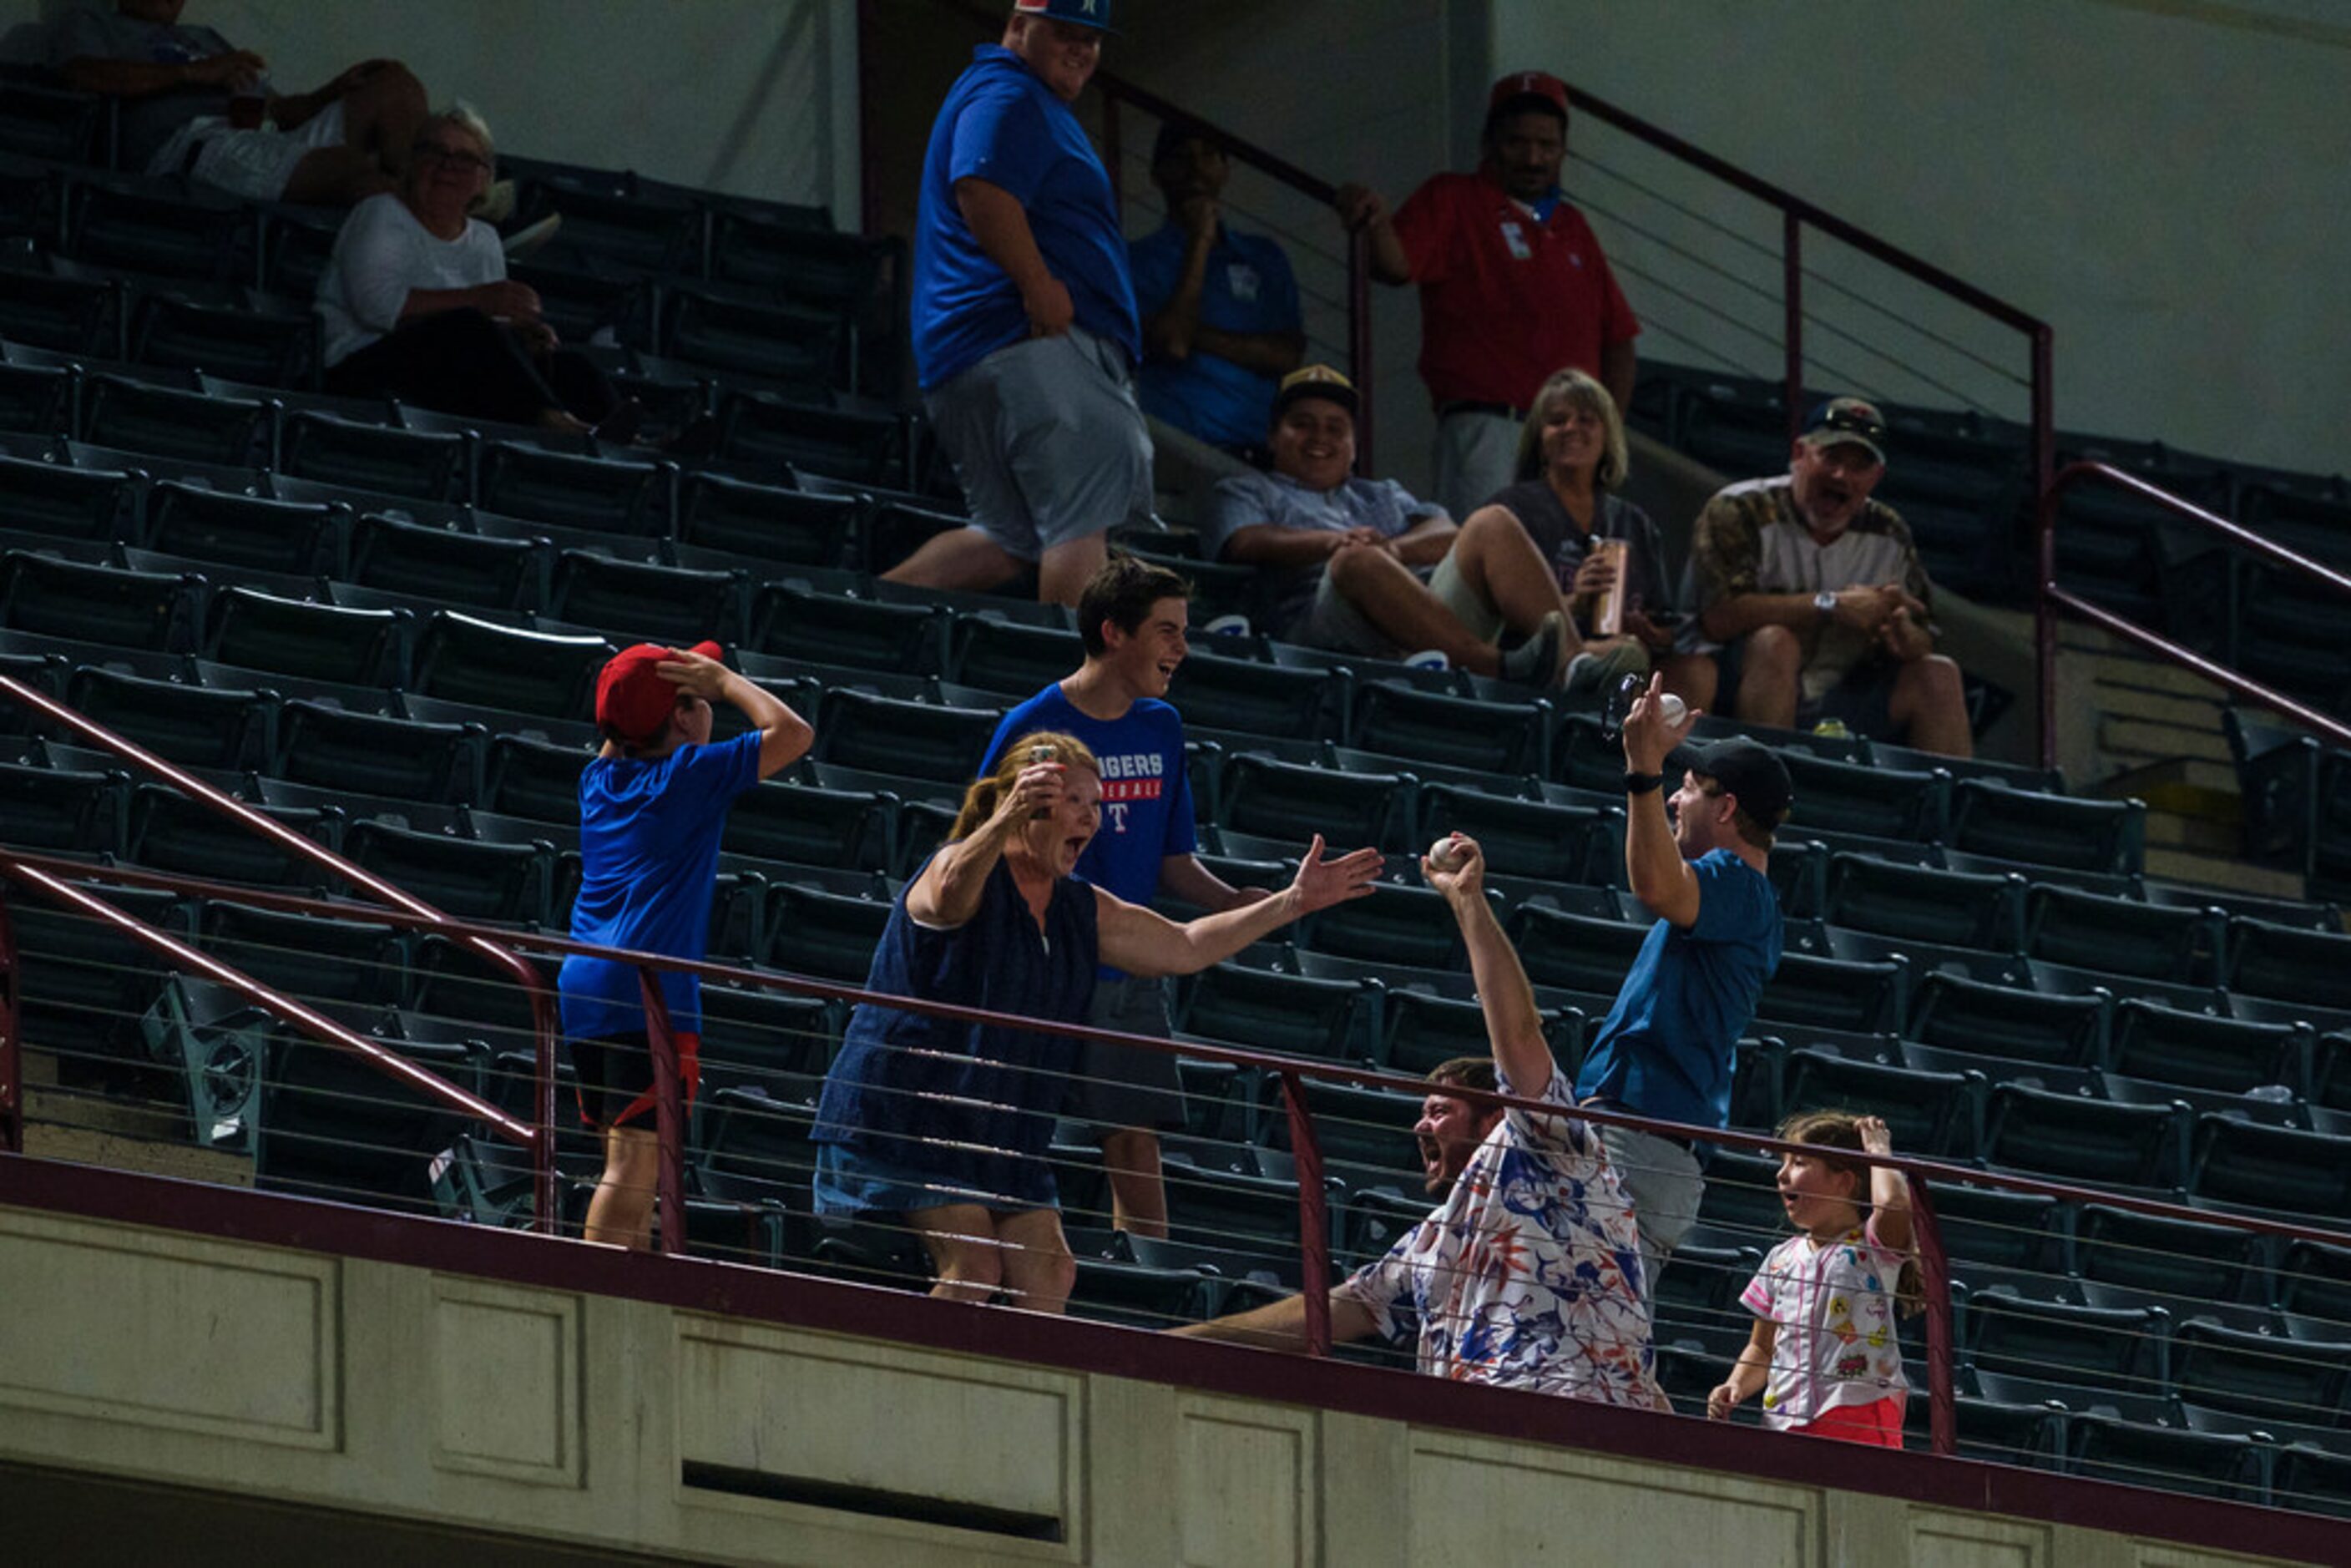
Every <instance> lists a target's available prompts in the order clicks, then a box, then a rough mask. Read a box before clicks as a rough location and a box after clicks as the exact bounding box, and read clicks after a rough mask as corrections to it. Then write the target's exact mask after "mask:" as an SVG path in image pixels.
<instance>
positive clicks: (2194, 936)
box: [2024, 883, 2220, 985]
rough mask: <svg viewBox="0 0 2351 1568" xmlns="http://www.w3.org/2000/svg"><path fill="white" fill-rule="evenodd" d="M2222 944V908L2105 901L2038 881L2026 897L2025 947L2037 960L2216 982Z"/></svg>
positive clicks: (2159, 977)
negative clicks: (2214, 968) (2216, 964)
mask: <svg viewBox="0 0 2351 1568" xmlns="http://www.w3.org/2000/svg"><path fill="white" fill-rule="evenodd" d="M2024 950H2025V951H2026V952H2027V953H2028V954H2030V955H2031V956H2033V957H2035V958H2039V959H2042V960H2043V961H2044V962H2047V963H2053V964H2067V965H2072V966H2073V967H2076V968H2083V969H2098V970H2102V971H2104V972H2105V973H2107V974H2113V975H2134V976H2137V977H2140V978H2142V979H2152V980H2171V981H2181V982H2186V983H2188V984H2190V985H2200V984H2210V983H2211V982H2212V981H2213V980H2214V979H2215V978H2216V977H2215V976H2214V974H2213V965H2214V963H2215V962H2216V960H2217V956H2218V954H2219V950H2220V920H2219V918H2218V912H2217V911H2211V910H2199V909H2192V908H2183V907H2177V906H2172V905H2166V904H2146V903H2141V902H2140V901H2138V900H2136V899H2128V898H2104V897H2100V896H2099V895H2097V894H2091V893H2084V892H2081V891H2079V890H2078V889H2074V888H2070V887H2054V886H2051V885H2050V884H2048V883H2034V884H2033V887H2032V892H2031V893H2030V894H2028V895H2027V896H2026V899H2025V947H2024Z"/></svg>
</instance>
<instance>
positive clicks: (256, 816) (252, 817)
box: [0, 675, 556, 1228]
mask: <svg viewBox="0 0 2351 1568" xmlns="http://www.w3.org/2000/svg"><path fill="white" fill-rule="evenodd" d="M0 695H5V696H7V697H11V698H14V699H15V700H16V701H17V702H19V703H22V704H23V705H24V706H26V707H29V708H31V709H33V710H34V711H35V712H36V713H37V714H39V715H40V716H42V717H44V718H47V719H48V720H49V721H50V722H51V723H53V724H58V725H62V726H64V727H66V728H68V729H70V730H72V731H73V732H74V733H75V734H76V735H78V736H80V737H82V738H83V739H85V740H88V741H89V742H90V743H91V744H92V745H95V746H98V747H101V748H103V749H105V750H107V751H110V752H112V753H113V754H114V755H116V756H117V757H120V758H122V759H123V760H124V761H126V762H128V763H130V764H131V766H133V767H134V768H138V769H140V770H141V772H144V773H147V774H150V775H152V776H153V777H155V778H157V779H162V780H163V781H164V782H165V783H167V784H170V785H172V787H173V788H175V789H178V790H180V791H181V793H183V794H184V795H187V796H188V797H190V798H191V799H193V800H198V801H200V802H202V803H203V804H204V806H206V807H208V808H209V809H211V810H213V811H214V812H216V813H218V814H219V815H222V816H225V817H229V818H233V819H234V820H235V821H237V822H238V823H239V824H240V825H241V826H243V827H245V828H246V829H248V830H250V831H254V832H256V833H258V834H260V835H261V836H262V837H263V838H266V839H267V840H269V841H271V842H273V843H275V844H277V846H278V847H279V848H281V849H284V850H287V851H289V852H292V853H294V854H296V855H298V856H299V857H300V858H302V859H303V860H306V861H308V862H310V863H311V864H313V865H317V866H319V867H321V868H323V869H325V870H327V871H329V872H331V873H334V874H335V875H336V876H338V877H340V878H341V879H342V880H343V881H344V882H345V883H348V884H349V885H350V886H352V887H355V888H358V889H360V891H362V892H364V893H366V894H368V895H369V896H371V897H372V898H375V899H378V900H380V901H381V902H382V903H383V904H388V905H390V906H391V907H392V908H394V909H397V910H400V911H402V912H403V913H404V914H407V915H413V916H416V917H417V918H418V919H420V920H421V921H423V922H424V923H425V924H427V925H433V926H438V927H451V926H453V925H454V923H453V922H451V921H450V919H449V917H448V916H447V915H444V914H442V913H441V912H440V911H439V910H437V909H435V908H434V907H433V906H432V905H431V904H427V903H425V902H424V901H423V899H421V898H418V897H416V896H415V895H414V894H410V893H407V892H405V891H403V890H402V889H401V888H399V887H396V886H394V885H393V884H392V883H388V882H386V881H384V880H383V879H382V878H381V877H379V876H377V875H375V874H374V873H371V872H369V871H367V870H365V869H364V868H362V867H360V866H357V865H354V864H352V863H351V862H350V861H347V860H345V859H344V858H343V857H342V856H340V855H339V854H337V853H335V852H333V851H332V850H329V849H328V848H327V847H326V846H325V845H323V844H320V843H319V842H317V841H313V840H311V839H308V838H305V837H304V836H303V835H302V834H300V833H298V832H296V831H294V830H293V829H291V828H288V827H287V826H286V825H285V824H284V823H282V822H278V821H273V820H272V819H270V818H269V817H267V816H265V815H264V814H263V813H261V812H259V811H256V810H254V809H253V808H252V807H250V806H248V805H246V803H245V802H244V801H242V800H235V799H234V798H233V797H231V796H228V795H225V794H223V793H222V792H221V791H219V790H218V789H214V788H213V787H212V786H211V785H209V784H207V783H205V782H204V780H203V779H198V778H196V777H194V776H193V774H190V773H188V772H187V771H185V770H184V769H183V768H177V767H175V766H173V765H172V763H170V762H167V761H165V760H164V759H163V758H160V757H157V756H156V755H155V754H154V753H152V752H151V751H149V750H147V749H146V748H145V747H141V746H139V745H137V744H136V743H134V742H132V741H130V740H127V739H125V738H124V737H121V736H119V735H117V734H115V733H114V732H113V731H112V730H110V729H108V728H107V727H105V726H104V725H101V724H99V723H96V722H95V721H93V720H91V719H89V718H87V717H85V716H82V715H81V714H79V713H77V712H75V711H74V710H73V709H72V708H70V707H68V706H66V705H65V704H63V703H61V702H58V701H57V700H56V699H55V698H53V697H51V696H50V695H48V694H47V693H46V692H43V691H40V690H38V689H37V688H36V687H33V686H28V685H26V684H25V683H23V682H22V681H19V680H17V679H16V678H15V677H14V676H10V675H0ZM66 874H68V875H72V874H77V873H76V872H74V871H68V872H67V873H66ZM117 913H119V912H117ZM343 913H344V914H345V915H348V914H349V913H350V908H349V906H348V905H345V906H343ZM463 940H464V943H465V946H467V947H468V948H470V949H472V950H473V951H474V952H475V953H476V954H478V955H480V956H483V957H486V958H487V959H489V960H490V962H491V963H493V964H494V965H496V966H497V967H500V968H502V969H504V970H505V971H506V973H507V975H508V976H509V977H513V978H515V979H516V980H517V981H518V982H520V983H521V985H522V986H523V987H524V989H525V993H526V994H527V995H528V997H529V998H530V1011H531V1026H532V1032H533V1034H534V1036H535V1043H536V1047H537V1054H538V1085H537V1088H536V1090H535V1092H534V1098H533V1105H532V1109H533V1117H532V1120H533V1122H534V1124H535V1126H534V1127H533V1129H532V1130H531V1131H530V1133H529V1135H528V1137H527V1138H525V1139H524V1140H523V1141H524V1142H525V1143H526V1144H527V1145H528V1147H529V1149H530V1151H531V1165H532V1182H533V1186H534V1188H535V1190H536V1191H537V1193H538V1199H539V1205H538V1224H539V1225H540V1226H542V1227H546V1228H552V1227H553V1225H554V1223H555V1218H554V1207H555V1034H556V1030H555V1004H554V998H553V997H552V996H551V995H550V993H549V989H548V986H547V982H546V979H545V978H544V977H542V976H541V975H540V974H539V973H538V970H537V969H534V968H533V967H531V966H530V965H529V964H528V963H527V962H526V961H524V960H523V959H522V958H521V957H519V956H517V955H516V954H514V953H512V952H510V951H508V950H507V948H506V947H505V946H500V945H499V941H498V940H497V939H496V934H495V933H493V934H490V935H484V934H482V932H481V930H480V929H479V928H475V927H470V926H469V927H467V928H466V932H465V936H464V937H463ZM232 973H233V971H232ZM233 983H239V984H240V988H246V987H251V986H253V985H254V982H253V981H251V980H249V979H246V978H245V977H242V976H237V977H235V982H233ZM247 994H251V992H250V991H248V993H247ZM9 1021H10V1022H11V1023H12V1024H13V1022H14V1020H13V1019H11V1020H9ZM10 1038H11V1040H14V1038H15V1030H14V1029H13V1028H12V1029H11V1030H10ZM339 1043H340V1042H339ZM371 1060H372V1057H371ZM377 1065H378V1066H381V1065H382V1063H381V1062H378V1063H377ZM406 1066H407V1064H406V1063H402V1075H403V1076H405V1068H406ZM444 1087H446V1088H448V1090H449V1092H451V1093H462V1092H463V1091H461V1090H458V1089H456V1087H455V1085H444ZM20 1111H21V1106H20V1105H17V1104H16V1103H15V1102H10V1113H11V1114H15V1113H19V1112H20ZM501 1130H504V1129H503V1128H502V1129H501Z"/></svg>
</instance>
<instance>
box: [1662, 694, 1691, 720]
mask: <svg viewBox="0 0 2351 1568" xmlns="http://www.w3.org/2000/svg"><path fill="white" fill-rule="evenodd" d="M1657 711H1658V712H1659V713H1661V714H1663V715H1664V716H1665V719H1666V722H1667V724H1679V723H1681V721H1682V716H1683V715H1684V714H1686V713H1687V712H1689V704H1687V703H1686V702H1684V701H1682V699H1681V698H1679V697H1677V696H1676V695H1674V694H1673V693H1671V692H1661V693H1659V694H1658V695H1657Z"/></svg>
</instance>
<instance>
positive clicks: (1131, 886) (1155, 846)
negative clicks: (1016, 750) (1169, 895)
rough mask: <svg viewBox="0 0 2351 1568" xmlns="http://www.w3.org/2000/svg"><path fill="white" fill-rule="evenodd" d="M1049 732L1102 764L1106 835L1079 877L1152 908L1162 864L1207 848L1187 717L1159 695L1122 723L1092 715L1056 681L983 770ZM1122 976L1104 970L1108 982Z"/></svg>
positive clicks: (1008, 730) (1017, 711)
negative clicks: (1078, 744) (1028, 738)
mask: <svg viewBox="0 0 2351 1568" xmlns="http://www.w3.org/2000/svg"><path fill="white" fill-rule="evenodd" d="M1044 729H1052V730H1059V731H1061V733H1062V734H1064V735H1074V736H1076V737H1078V738H1079V739H1080V740H1082V741H1084V742H1085V743H1086V747H1087V749H1088V750H1090V751H1092V753H1093V754H1094V756H1095V757H1096V758H1098V759H1100V761H1101V763H1102V831H1100V832H1097V833H1096V834H1095V835H1094V841H1093V842H1092V843H1090V844H1088V845H1087V846H1086V852H1085V853H1084V854H1082V855H1080V856H1079V857H1078V864H1077V870H1076V874H1077V875H1079V876H1081V877H1083V878H1084V879H1085V880H1086V881H1088V882H1090V883H1093V884H1094V885H1095V886H1096V887H1099V888H1102V889H1104V890H1106V891H1108V892H1110V893H1112V894H1116V895H1117V896H1118V897H1120V898H1123V899H1124V900H1126V901H1127V902H1128V903H1129V904H1149V903H1150V902H1151V900H1152V898H1153V897H1154V896H1155V894H1157V893H1158V891H1159V862H1161V861H1163V860H1165V858H1166V857H1167V856H1169V855H1188V854H1190V853H1191V852H1193V851H1194V850H1196V849H1197V848H1198V847H1199V843H1200V838H1199V830H1198V827H1197V825H1196V823H1195V821H1194V820H1193V810H1192V780H1191V776H1190V775H1189V774H1188V773H1187V772H1186V770H1185V768H1184V721H1183V719H1182V718H1181V717H1180V716H1177V714H1176V712H1175V709H1174V708H1172V707H1170V706H1168V705H1167V704H1165V703H1164V702H1160V701H1158V700H1157V699H1156V698H1153V697H1144V698H1143V699H1142V700H1141V701H1139V702H1137V703H1136V704H1135V705H1134V706H1132V707H1130V708H1128V709H1127V710H1126V712H1125V714H1124V715H1123V716H1121V717H1118V718H1113V719H1099V718H1093V717H1090V716H1087V715H1086V714H1084V713H1081V712H1080V711H1079V710H1078V708H1077V706H1076V705H1075V704H1073V703H1071V701H1070V699H1069V698H1068V697H1067V696H1066V695H1063V694H1062V691H1061V684H1060V683H1059V682H1055V683H1054V684H1053V685H1050V686H1047V687H1046V688H1045V689H1044V690H1043V691H1041V692H1039V693H1038V694H1037V695H1035V696H1033V697H1030V698H1029V700H1028V701H1027V702H1024V703H1022V704H1021V705H1020V706H1019V707H1016V708H1014V709H1013V710H1012V711H1011V712H1010V713H1008V714H1006V715H1005V716H1004V722H1003V723H1001V724H999V725H998V726H997V727H996V737H995V738H994V739H992V740H990V741H989V742H988V743H987V762H986V763H985V764H983V765H982V771H983V772H985V771H990V770H993V769H994V768H995V767H996V764H997V762H998V759H999V758H1002V757H1003V755H1004V748H1005V747H1007V746H1008V745H1010V744H1011V743H1012V742H1013V741H1015V740H1017V739H1019V737H1021V736H1024V735H1034V734H1035V733H1037V732H1038V731H1039V730H1044ZM1121 973H1122V971H1120V970H1117V969H1113V968H1109V967H1105V968H1103V970H1102V975H1103V976H1104V977H1115V976H1117V975H1119V974H1121Z"/></svg>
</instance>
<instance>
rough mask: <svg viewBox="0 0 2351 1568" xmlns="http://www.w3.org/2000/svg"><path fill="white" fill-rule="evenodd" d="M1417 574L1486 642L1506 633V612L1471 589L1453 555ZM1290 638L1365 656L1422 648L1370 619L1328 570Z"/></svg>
mask: <svg viewBox="0 0 2351 1568" xmlns="http://www.w3.org/2000/svg"><path fill="white" fill-rule="evenodd" d="M1413 575H1414V576H1416V577H1417V578H1419V579H1420V580H1421V581H1423V582H1424V583H1426V584H1427V585H1428V591H1429V592H1431V593H1433V594H1435V595H1436V596H1437V601H1438V602H1440V603H1442V604H1443V605H1444V606H1445V608H1446V609H1447V610H1449V611H1451V612H1453V618H1454V619H1455V620H1457V621H1458V622H1461V624H1462V625H1464V626H1466V627H1468V631H1469V634H1470V635H1471V636H1472V637H1475V638H1477V639H1478V640H1479V642H1482V643H1491V642H1493V641H1494V640H1495V639H1497V638H1499V636H1501V634H1502V618H1501V617H1500V616H1499V615H1498V614H1496V613H1495V612H1494V607H1493V606H1492V605H1490V604H1488V603H1487V602H1486V601H1484V600H1482V599H1480V598H1479V597H1478V596H1477V595H1476V594H1474V593H1472V592H1470V591H1469V585H1468V583H1467V582H1464V581H1463V580H1461V573H1460V572H1459V571H1458V570H1456V569H1455V567H1454V565H1453V555H1452V552H1451V551H1449V550H1448V551H1447V552H1446V556H1445V559H1442V560H1440V561H1438V562H1437V564H1436V566H1434V567H1416V568H1414V569H1413ZM1289 640H1290V642H1293V643H1304V644H1305V645H1306V646H1308V647H1310V648H1327V649H1329V650H1331V651H1332V652H1333V653H1361V654H1362V655H1363V656H1364V657H1365V658H1367V659H1401V658H1404V657H1405V656H1406V655H1408V654H1412V653H1418V652H1420V650H1419V649H1417V648H1406V647H1403V646H1400V645H1399V644H1397V643H1395V642H1393V641H1391V640H1390V639H1389V637H1388V635H1387V633H1386V632H1382V631H1381V630H1380V629H1379V628H1378V627H1376V626H1374V625H1373V624H1372V622H1371V619H1370V617H1368V616H1366V615H1365V614H1364V612H1362V611H1360V610H1358V609H1356V608H1355V601H1353V600H1352V599H1349V598H1348V597H1347V596H1346V595H1345V594H1343V593H1342V592H1340V591H1339V590H1338V589H1337V588H1336V587H1335V586H1334V585H1333V584H1332V581H1331V574H1330V573H1329V572H1327V571H1326V572H1324V573H1323V574H1322V580H1320V581H1318V582H1316V583H1315V585H1314V598H1313V601H1312V602H1311V603H1309V604H1308V605H1307V607H1306V613H1305V614H1303V615H1301V616H1300V617H1299V618H1298V624H1296V625H1295V626H1293V627H1291V628H1290V634H1289Z"/></svg>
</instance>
